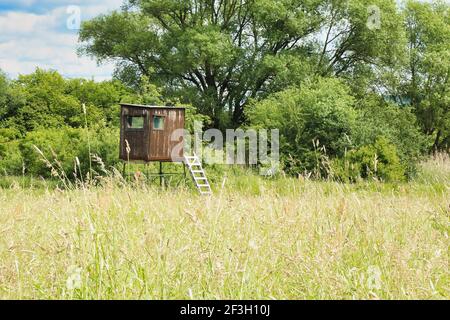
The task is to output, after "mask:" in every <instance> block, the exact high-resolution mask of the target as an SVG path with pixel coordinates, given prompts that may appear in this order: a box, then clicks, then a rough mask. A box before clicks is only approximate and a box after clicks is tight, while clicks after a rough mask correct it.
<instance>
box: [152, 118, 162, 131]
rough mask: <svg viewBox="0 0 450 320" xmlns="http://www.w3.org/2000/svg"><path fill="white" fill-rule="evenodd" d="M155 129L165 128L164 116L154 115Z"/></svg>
mask: <svg viewBox="0 0 450 320" xmlns="http://www.w3.org/2000/svg"><path fill="white" fill-rule="evenodd" d="M153 130H164V117H162V116H154V117H153Z"/></svg>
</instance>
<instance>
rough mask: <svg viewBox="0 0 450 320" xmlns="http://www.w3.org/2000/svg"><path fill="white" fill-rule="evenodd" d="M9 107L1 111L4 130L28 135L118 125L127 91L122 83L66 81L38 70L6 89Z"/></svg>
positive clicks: (55, 73)
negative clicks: (120, 107) (37, 132)
mask: <svg viewBox="0 0 450 320" xmlns="http://www.w3.org/2000/svg"><path fill="white" fill-rule="evenodd" d="M6 91H7V92H6V101H7V102H6V107H4V108H3V109H0V114H1V115H2V117H1V118H0V127H3V128H15V129H18V130H20V132H21V133H22V134H25V133H26V132H29V131H33V130H39V129H46V128H61V127H64V126H70V127H74V128H78V127H83V126H85V117H84V114H83V108H82V104H85V105H86V109H87V122H88V124H96V125H99V124H103V125H106V124H111V123H112V124H117V123H118V118H119V111H118V110H119V109H118V103H119V102H120V100H121V96H123V95H124V94H125V93H126V92H127V90H126V89H125V87H124V86H123V85H122V84H121V83H120V82H118V81H106V82H100V83H96V82H94V81H87V80H82V79H72V80H66V79H64V78H63V77H62V76H61V75H60V74H58V73H57V72H55V71H44V70H41V69H36V71H35V72H34V73H32V74H30V75H21V76H19V78H18V79H17V80H15V81H12V82H11V83H10V85H9V88H8V89H7V90H6Z"/></svg>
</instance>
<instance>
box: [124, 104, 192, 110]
mask: <svg viewBox="0 0 450 320" xmlns="http://www.w3.org/2000/svg"><path fill="white" fill-rule="evenodd" d="M120 105H121V106H124V107H136V108H147V109H186V107H175V106H149V105H143V104H133V103H121V104H120Z"/></svg>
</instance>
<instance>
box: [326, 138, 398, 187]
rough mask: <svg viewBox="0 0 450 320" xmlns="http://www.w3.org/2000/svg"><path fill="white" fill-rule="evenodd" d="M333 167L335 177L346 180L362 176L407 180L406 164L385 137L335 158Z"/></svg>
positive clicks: (354, 179) (386, 179)
mask: <svg viewBox="0 0 450 320" xmlns="http://www.w3.org/2000/svg"><path fill="white" fill-rule="evenodd" d="M332 169H333V174H334V176H335V178H337V179H339V180H341V181H346V182H347V181H356V180H358V179H360V178H364V179H366V178H375V179H378V180H383V181H402V180H405V166H404V165H402V164H401V162H400V158H399V156H398V153H397V149H396V147H395V146H394V145H393V144H392V143H390V142H389V141H388V140H387V139H386V138H383V137H380V138H378V139H377V140H376V141H375V143H374V144H369V145H365V146H362V147H360V148H358V149H356V150H352V151H350V152H348V153H346V154H345V156H344V157H342V158H337V159H335V160H334V161H333V162H332Z"/></svg>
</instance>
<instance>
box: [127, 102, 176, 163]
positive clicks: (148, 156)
mask: <svg viewBox="0 0 450 320" xmlns="http://www.w3.org/2000/svg"><path fill="white" fill-rule="evenodd" d="M128 116H142V117H144V126H143V128H141V129H133V128H130V127H129V126H128V125H127V117H128ZM154 116H160V117H163V118H164V128H163V129H157V128H154V127H153V125H154V123H153V118H154ZM184 117H185V110H184V109H183V108H173V107H146V106H139V105H122V108H121V127H120V159H122V160H125V161H128V160H130V161H145V162H148V161H167V162H169V161H175V162H181V161H183V148H179V147H180V146H179V144H180V143H182V142H183V138H182V137H181V138H180V139H179V140H178V141H171V136H172V133H173V132H174V131H175V130H177V129H184V122H185V119H184ZM127 142H128V144H129V147H130V152H129V153H128V152H127ZM176 147H178V149H179V152H178V154H177V155H176V156H175V157H174V159H172V150H174V148H176Z"/></svg>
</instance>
